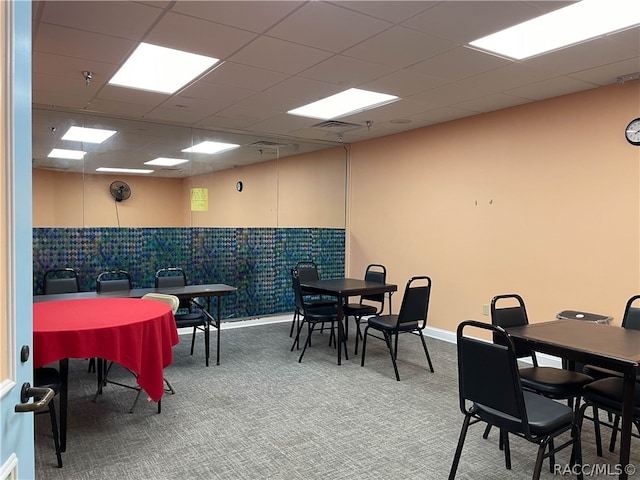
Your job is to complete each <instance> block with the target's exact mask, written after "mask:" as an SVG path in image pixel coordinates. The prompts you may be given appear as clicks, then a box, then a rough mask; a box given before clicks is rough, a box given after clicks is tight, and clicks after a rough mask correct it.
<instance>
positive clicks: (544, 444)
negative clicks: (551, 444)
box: [531, 442, 548, 480]
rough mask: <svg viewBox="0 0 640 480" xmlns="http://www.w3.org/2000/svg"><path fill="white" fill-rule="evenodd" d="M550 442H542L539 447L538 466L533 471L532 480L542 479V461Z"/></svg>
mask: <svg viewBox="0 0 640 480" xmlns="http://www.w3.org/2000/svg"><path fill="white" fill-rule="evenodd" d="M547 445H548V442H542V443H540V445H538V456H537V457H536V464H535V467H534V469H533V477H531V478H532V480H538V479H539V478H540V473H541V472H542V461H543V459H544V452H545V450H546V449H547Z"/></svg>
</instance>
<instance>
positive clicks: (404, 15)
mask: <svg viewBox="0 0 640 480" xmlns="http://www.w3.org/2000/svg"><path fill="white" fill-rule="evenodd" d="M333 3H336V4H337V5H340V6H341V7H344V8H349V9H351V10H355V11H356V12H360V13H364V14H367V15H371V16H372V17H375V18H379V19H381V20H386V21H387V22H391V23H399V22H402V21H403V20H406V19H408V18H411V17H413V16H414V15H417V14H418V13H420V12H423V11H425V10H427V9H429V8H432V7H433V6H435V5H438V4H439V3H440V2H429V1H424V0H421V1H419V2H416V1H409V2H405V1H402V0H395V1H393V2H381V1H378V0H373V1H367V0H358V1H339V2H333Z"/></svg>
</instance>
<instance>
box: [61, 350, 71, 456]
mask: <svg viewBox="0 0 640 480" xmlns="http://www.w3.org/2000/svg"><path fill="white" fill-rule="evenodd" d="M59 365H60V376H61V377H62V385H61V387H60V451H61V452H66V451H67V405H68V398H69V396H68V393H69V359H68V358H63V359H62V360H60V364H59Z"/></svg>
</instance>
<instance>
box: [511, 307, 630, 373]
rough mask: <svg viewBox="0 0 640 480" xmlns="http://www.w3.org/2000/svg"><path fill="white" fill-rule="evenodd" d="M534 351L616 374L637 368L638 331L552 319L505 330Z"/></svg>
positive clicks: (579, 321)
mask: <svg viewBox="0 0 640 480" xmlns="http://www.w3.org/2000/svg"><path fill="white" fill-rule="evenodd" d="M507 332H509V334H510V335H511V336H512V337H513V338H515V339H518V340H524V341H526V342H527V343H528V344H530V345H531V346H532V347H533V349H534V350H536V351H540V352H544V353H549V354H551V355H557V356H559V357H562V358H567V359H569V360H575V361H577V362H582V363H593V364H600V365H602V366H605V367H606V368H613V369H615V370H618V371H623V370H627V371H630V370H633V369H635V370H636V371H638V370H639V369H640V367H639V365H640V330H632V329H628V328H622V327H618V326H613V325H602V324H598V323H591V322H584V321H581V320H570V319H567V320H553V321H551V322H544V323H533V324H529V325H525V326H520V327H511V328H507Z"/></svg>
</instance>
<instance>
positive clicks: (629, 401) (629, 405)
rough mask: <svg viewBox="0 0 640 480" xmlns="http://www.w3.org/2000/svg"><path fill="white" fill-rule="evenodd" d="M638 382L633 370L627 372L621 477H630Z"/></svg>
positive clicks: (623, 407)
mask: <svg viewBox="0 0 640 480" xmlns="http://www.w3.org/2000/svg"><path fill="white" fill-rule="evenodd" d="M635 384H636V375H635V373H632V372H625V374H624V384H623V389H622V428H621V430H620V468H621V469H622V471H621V472H620V475H619V476H618V478H619V479H623V480H626V479H627V478H629V472H628V470H627V466H628V465H630V464H629V459H630V454H631V425H632V423H633V420H632V419H633V406H634V405H633V401H634V390H635V388H636V387H635Z"/></svg>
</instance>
